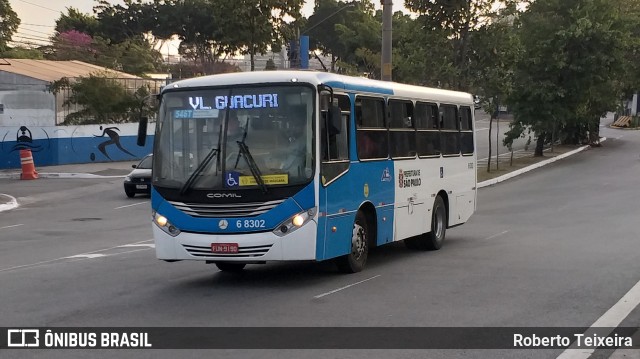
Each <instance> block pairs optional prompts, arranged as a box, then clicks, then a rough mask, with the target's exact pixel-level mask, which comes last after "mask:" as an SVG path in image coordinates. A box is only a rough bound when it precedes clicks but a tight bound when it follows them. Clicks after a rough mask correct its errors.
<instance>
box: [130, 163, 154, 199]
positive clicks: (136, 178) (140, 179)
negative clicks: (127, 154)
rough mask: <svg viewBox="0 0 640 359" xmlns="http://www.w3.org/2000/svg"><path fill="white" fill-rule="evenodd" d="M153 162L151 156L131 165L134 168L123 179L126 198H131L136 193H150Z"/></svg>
mask: <svg viewBox="0 0 640 359" xmlns="http://www.w3.org/2000/svg"><path fill="white" fill-rule="evenodd" d="M152 162H153V155H147V156H145V157H144V158H143V159H142V160H140V163H138V164H137V165H132V166H131V167H133V168H134V170H133V171H131V173H129V174H128V175H127V176H126V177H125V178H124V193H125V194H126V195H127V197H129V198H131V197H133V196H135V195H136V193H145V194H149V193H151V163H152Z"/></svg>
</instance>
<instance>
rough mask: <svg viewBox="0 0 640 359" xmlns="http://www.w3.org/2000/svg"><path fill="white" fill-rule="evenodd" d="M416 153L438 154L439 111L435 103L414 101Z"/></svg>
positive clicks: (422, 154) (420, 154)
mask: <svg viewBox="0 0 640 359" xmlns="http://www.w3.org/2000/svg"><path fill="white" fill-rule="evenodd" d="M415 118H416V128H417V129H418V134H417V136H418V138H417V142H418V155H419V156H440V131H439V128H440V113H439V111H438V105H436V104H435V103H424V102H418V103H416V110H415Z"/></svg>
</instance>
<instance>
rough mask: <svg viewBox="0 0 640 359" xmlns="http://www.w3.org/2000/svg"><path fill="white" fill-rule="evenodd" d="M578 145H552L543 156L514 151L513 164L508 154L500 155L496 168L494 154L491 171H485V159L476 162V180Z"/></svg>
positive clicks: (497, 174) (489, 177)
mask: <svg viewBox="0 0 640 359" xmlns="http://www.w3.org/2000/svg"><path fill="white" fill-rule="evenodd" d="M579 147H581V146H568V145H560V146H554V147H553V152H551V149H550V148H548V149H545V152H544V156H542V157H534V156H533V151H527V152H519V153H514V156H513V165H510V155H509V154H506V155H502V156H500V163H499V166H498V169H496V158H495V155H494V156H493V158H492V159H491V172H487V160H483V161H482V162H478V182H482V181H486V180H490V179H493V178H496V177H500V176H502V175H505V174H507V173H509V172H513V171H516V170H519V169H521V168H525V167H527V166H531V165H533V164H536V163H538V162H541V161H544V160H547V159H549V158H553V157H556V156H558V155H561V154H563V153H567V152H569V151H572V150H575V149H576V148H579Z"/></svg>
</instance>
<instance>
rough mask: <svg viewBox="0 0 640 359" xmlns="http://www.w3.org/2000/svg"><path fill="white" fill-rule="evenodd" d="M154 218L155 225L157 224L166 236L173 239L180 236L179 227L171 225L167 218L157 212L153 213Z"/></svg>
mask: <svg viewBox="0 0 640 359" xmlns="http://www.w3.org/2000/svg"><path fill="white" fill-rule="evenodd" d="M152 217H153V223H155V224H156V226H158V227H159V228H160V229H162V230H163V231H164V232H165V233H166V234H168V235H170V236H171V237H175V236H177V235H178V234H180V230H179V229H178V227H176V226H174V225H173V224H171V222H169V220H168V219H167V217H165V216H163V215H161V214H159V213H158V212H155V211H154V212H153V216H152Z"/></svg>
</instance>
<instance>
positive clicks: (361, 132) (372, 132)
mask: <svg viewBox="0 0 640 359" xmlns="http://www.w3.org/2000/svg"><path fill="white" fill-rule="evenodd" d="M355 108H356V124H357V131H356V147H357V151H358V158H359V159H386V158H387V157H388V151H389V138H388V131H387V128H386V121H385V115H384V114H385V103H384V99H382V98H375V97H360V96H359V97H357V98H356V105H355Z"/></svg>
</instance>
